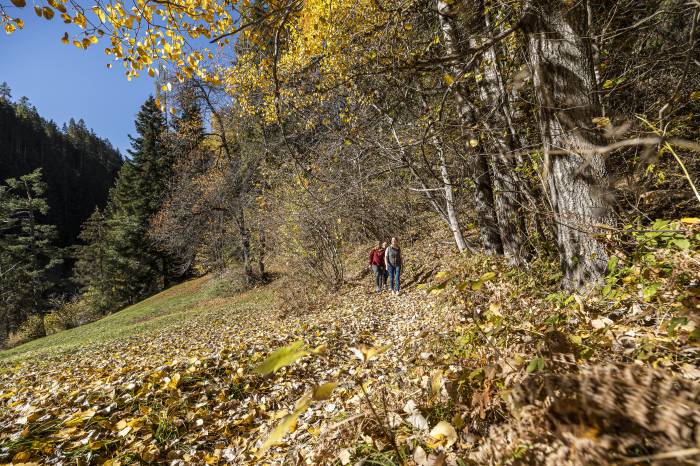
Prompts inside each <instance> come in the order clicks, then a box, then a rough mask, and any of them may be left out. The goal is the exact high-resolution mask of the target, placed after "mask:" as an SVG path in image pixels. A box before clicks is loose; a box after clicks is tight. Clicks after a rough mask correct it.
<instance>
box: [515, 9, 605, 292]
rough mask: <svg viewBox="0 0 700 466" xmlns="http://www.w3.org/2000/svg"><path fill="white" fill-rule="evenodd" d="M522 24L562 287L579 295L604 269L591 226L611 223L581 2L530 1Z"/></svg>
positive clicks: (603, 252)
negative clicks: (595, 151) (594, 150)
mask: <svg viewBox="0 0 700 466" xmlns="http://www.w3.org/2000/svg"><path fill="white" fill-rule="evenodd" d="M528 10H529V14H530V18H529V21H528V22H527V25H526V33H527V36H528V48H529V56H530V65H531V68H532V76H533V83H534V86H535V92H536V95H537V99H538V103H539V106H540V120H541V121H540V126H541V131H542V140H543V144H544V155H545V169H546V170H547V174H546V175H547V177H546V178H547V184H548V190H549V197H550V201H551V204H552V207H553V209H554V216H555V221H556V224H557V228H556V231H557V245H558V248H559V257H560V261H561V268H562V271H563V272H564V278H563V285H564V287H565V288H567V289H571V290H581V289H585V288H588V287H589V286H591V285H594V284H596V283H598V282H599V281H600V280H601V278H602V277H603V275H604V273H605V269H606V265H607V254H606V252H605V248H604V247H603V244H602V243H601V242H600V241H598V240H597V239H596V237H595V234H596V233H597V228H596V225H598V224H610V223H612V219H611V215H610V211H609V209H608V206H607V205H606V203H605V202H604V200H603V196H602V195H601V194H602V190H603V180H605V179H606V168H605V162H604V159H603V158H602V157H601V156H600V155H591V152H590V149H592V148H594V147H595V146H597V145H598V144H599V138H598V136H597V135H596V133H595V131H594V130H593V129H592V128H591V125H592V122H591V120H592V118H594V117H596V116H599V115H600V114H601V111H600V108H599V107H598V104H597V99H596V98H595V97H594V91H595V78H594V74H593V62H592V58H591V51H590V47H589V45H588V44H587V42H586V40H584V38H583V31H584V30H585V25H586V10H585V5H583V4H580V3H579V4H575V5H572V6H565V5H563V4H562V2H558V1H553V0H538V1H531V2H529V3H528Z"/></svg>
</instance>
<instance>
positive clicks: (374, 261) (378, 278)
mask: <svg viewBox="0 0 700 466" xmlns="http://www.w3.org/2000/svg"><path fill="white" fill-rule="evenodd" d="M369 267H370V268H371V269H372V272H374V283H375V291H376V292H377V293H380V292H381V291H382V285H383V284H384V248H383V247H382V243H381V242H380V243H379V245H378V246H377V247H376V248H374V249H372V251H371V252H370V253H369Z"/></svg>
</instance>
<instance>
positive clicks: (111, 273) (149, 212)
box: [74, 97, 172, 311]
mask: <svg viewBox="0 0 700 466" xmlns="http://www.w3.org/2000/svg"><path fill="white" fill-rule="evenodd" d="M136 132H137V135H136V136H135V137H131V144H132V148H131V150H129V154H130V155H131V160H127V161H125V163H124V164H123V165H122V167H121V169H120V171H119V175H118V178H117V182H116V184H115V186H114V187H113V188H112V190H111V191H110V196H109V203H108V205H107V207H106V209H105V212H104V214H98V213H95V214H93V217H91V219H90V221H88V222H86V223H85V224H84V225H83V231H82V233H81V239H82V240H83V241H84V242H85V243H86V244H85V245H84V246H81V247H79V248H78V251H77V257H78V268H77V271H76V274H75V277H74V279H75V280H76V281H77V282H78V283H79V284H80V285H81V287H82V289H83V291H84V292H85V293H87V295H88V296H89V298H90V299H91V301H92V302H93V305H94V306H97V307H99V308H100V309H101V310H103V311H104V310H112V309H117V308H119V307H120V306H122V305H124V304H129V303H133V302H135V301H137V300H139V299H141V298H142V297H144V296H146V295H148V294H151V293H153V292H155V291H157V290H159V289H161V288H162V287H163V286H165V285H166V284H167V283H168V278H169V272H168V270H167V262H168V261H167V256H165V255H164V254H163V253H161V252H160V251H158V250H157V249H156V248H155V247H154V245H153V244H152V243H151V242H150V241H148V240H147V237H146V230H147V228H148V224H149V222H150V219H151V217H152V216H153V215H154V213H155V212H157V211H158V209H159V208H160V207H161V205H162V203H163V200H164V198H165V190H166V188H167V185H168V182H169V179H170V176H171V173H172V158H171V156H170V155H169V153H168V151H167V150H166V147H167V146H166V144H165V137H166V125H165V118H164V117H163V114H162V112H161V111H160V109H159V108H158V106H157V105H156V102H155V99H153V98H152V97H150V98H149V99H148V100H146V102H145V103H144V104H143V106H142V107H141V110H140V111H139V113H138V115H137V117H136ZM97 257H99V258H100V262H99V264H100V265H99V266H98V265H97V264H96V258H97Z"/></svg>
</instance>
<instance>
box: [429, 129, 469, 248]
mask: <svg viewBox="0 0 700 466" xmlns="http://www.w3.org/2000/svg"><path fill="white" fill-rule="evenodd" d="M433 140H434V145H435V148H436V149H437V151H438V156H439V158H440V177H441V178H442V186H443V189H444V191H445V212H446V214H447V224H448V225H449V227H450V231H451V232H452V234H453V235H454V238H455V244H457V249H459V252H464V250H465V249H467V242H466V241H464V236H463V235H462V228H461V227H460V225H459V220H458V219H457V212H455V197H454V190H453V189H452V180H450V175H449V173H448V172H447V161H446V160H445V151H444V150H443V147H442V144H440V141H439V139H438V138H437V136H433Z"/></svg>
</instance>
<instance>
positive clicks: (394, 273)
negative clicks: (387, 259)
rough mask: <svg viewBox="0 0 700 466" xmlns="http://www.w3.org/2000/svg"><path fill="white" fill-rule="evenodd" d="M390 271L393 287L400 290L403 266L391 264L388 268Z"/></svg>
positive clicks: (394, 289) (390, 281) (390, 280)
mask: <svg viewBox="0 0 700 466" xmlns="http://www.w3.org/2000/svg"><path fill="white" fill-rule="evenodd" d="M386 271H387V272H389V283H390V284H391V289H392V290H393V291H399V290H400V289H401V266H400V265H397V266H393V265H391V264H389V268H388V269H386Z"/></svg>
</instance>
